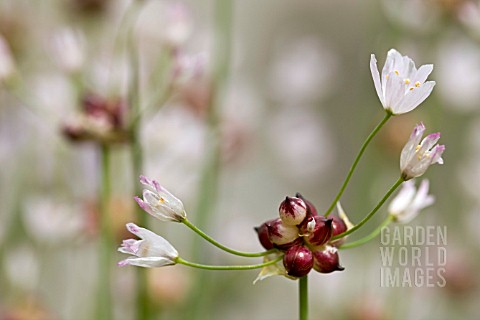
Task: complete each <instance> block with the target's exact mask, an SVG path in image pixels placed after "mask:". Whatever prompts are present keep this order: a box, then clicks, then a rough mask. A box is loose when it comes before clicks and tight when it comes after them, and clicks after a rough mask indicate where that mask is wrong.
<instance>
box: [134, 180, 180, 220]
mask: <svg viewBox="0 0 480 320" xmlns="http://www.w3.org/2000/svg"><path fill="white" fill-rule="evenodd" d="M140 182H141V183H142V184H143V185H145V186H146V187H147V188H148V189H144V190H143V200H142V199H140V198H139V197H135V200H136V201H137V203H138V204H139V206H140V207H141V208H142V209H143V210H145V211H146V212H148V213H149V214H151V215H152V216H154V217H155V218H157V219H159V220H162V221H174V222H180V221H182V220H183V219H185V217H186V216H187V214H186V212H185V209H184V207H183V203H182V201H180V200H179V199H177V198H176V197H175V196H174V195H173V194H171V193H170V192H168V190H167V189H165V188H164V187H162V186H161V185H160V184H159V183H158V182H157V181H155V180H150V179H148V178H147V177H144V176H140Z"/></svg>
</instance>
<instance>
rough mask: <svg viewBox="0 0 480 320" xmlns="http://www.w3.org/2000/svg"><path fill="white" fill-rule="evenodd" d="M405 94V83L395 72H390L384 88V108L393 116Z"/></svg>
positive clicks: (396, 112)
mask: <svg viewBox="0 0 480 320" xmlns="http://www.w3.org/2000/svg"><path fill="white" fill-rule="evenodd" d="M404 94H405V82H403V79H402V78H400V77H399V76H398V75H397V74H396V73H395V72H390V73H389V75H388V79H387V82H386V86H385V107H386V108H387V109H389V110H390V111H392V112H393V113H394V114H400V113H401V112H398V110H397V109H398V104H399V103H400V101H402V98H403V96H404Z"/></svg>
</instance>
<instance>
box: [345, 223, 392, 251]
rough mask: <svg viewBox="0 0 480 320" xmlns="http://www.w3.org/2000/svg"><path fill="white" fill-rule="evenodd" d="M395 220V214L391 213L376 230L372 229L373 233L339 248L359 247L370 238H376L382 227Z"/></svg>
mask: <svg viewBox="0 0 480 320" xmlns="http://www.w3.org/2000/svg"><path fill="white" fill-rule="evenodd" d="M392 221H393V216H391V215H389V216H388V217H387V218H386V219H385V220H384V221H383V222H382V223H381V224H380V225H379V226H378V227H377V228H376V229H375V230H373V231H372V233H370V234H369V235H368V236H365V237H363V238H361V239H358V240H356V241H353V242H350V243H346V244H344V245H342V246H340V247H339V249H350V248H355V247H358V246H361V245H363V244H365V243H367V242H369V241H370V240H372V239H374V238H375V237H377V236H378V235H379V234H380V232H381V231H382V229H383V228H384V227H386V226H388V225H389V224H390V222H392Z"/></svg>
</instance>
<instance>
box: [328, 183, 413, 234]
mask: <svg viewBox="0 0 480 320" xmlns="http://www.w3.org/2000/svg"><path fill="white" fill-rule="evenodd" d="M404 181H405V180H403V178H402V177H400V178H398V180H397V182H395V184H394V185H393V186H392V187H391V188H390V189H389V190H388V191H387V193H386V194H385V195H384V196H383V198H382V200H380V202H378V204H377V205H376V206H375V208H373V210H372V211H370V213H369V214H368V215H367V216H366V217H365V218H363V220H362V221H360V222H359V223H358V224H357V225H355V226H354V227H353V228H351V229H349V230H347V231H345V232H343V233H341V234H338V235H336V236H334V237H332V240H337V239H340V238H343V237H345V236H346V235H349V234H350V233H352V232H355V231H357V230H358V229H359V228H360V227H362V226H363V225H364V224H365V223H367V221H368V220H370V219H371V218H372V217H373V216H374V215H375V213H376V212H377V211H378V209H380V207H381V206H382V205H383V204H384V203H385V201H387V199H388V198H389V197H390V196H391V195H392V193H393V192H394V191H395V190H397V188H398V187H399V186H400V185H401V184H402V183H403V182H404Z"/></svg>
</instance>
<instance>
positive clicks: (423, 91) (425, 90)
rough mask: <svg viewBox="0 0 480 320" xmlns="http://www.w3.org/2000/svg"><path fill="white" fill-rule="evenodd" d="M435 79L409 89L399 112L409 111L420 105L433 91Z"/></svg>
mask: <svg viewBox="0 0 480 320" xmlns="http://www.w3.org/2000/svg"><path fill="white" fill-rule="evenodd" d="M434 86H435V81H427V82H425V83H424V84H423V85H422V86H421V87H419V88H415V89H414V90H411V91H409V92H408V93H407V94H406V95H405V98H404V99H403V100H402V102H401V105H400V106H399V108H398V114H401V113H407V112H410V111H412V110H413V109H415V108H416V107H418V106H419V105H420V104H421V103H422V102H423V101H425V99H427V98H428V96H429V95H430V93H432V90H433V87H434Z"/></svg>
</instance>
